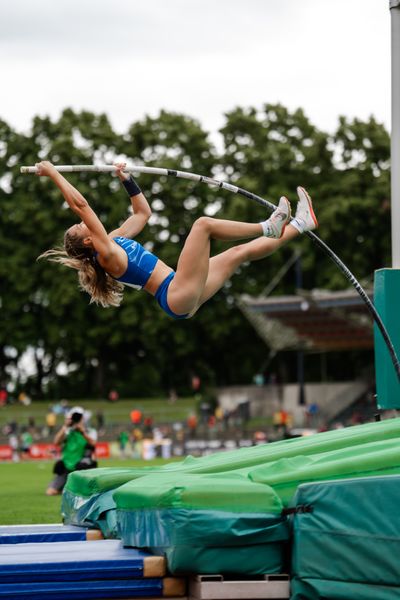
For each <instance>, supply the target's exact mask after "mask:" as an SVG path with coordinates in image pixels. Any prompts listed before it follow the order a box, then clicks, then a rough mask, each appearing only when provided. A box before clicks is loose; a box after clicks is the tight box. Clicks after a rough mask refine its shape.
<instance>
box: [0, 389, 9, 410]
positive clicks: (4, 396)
mask: <svg viewBox="0 0 400 600" xmlns="http://www.w3.org/2000/svg"><path fill="white" fill-rule="evenodd" d="M7 400H8V392H7V390H6V388H5V387H1V388H0V406H5V405H6V404H7Z"/></svg>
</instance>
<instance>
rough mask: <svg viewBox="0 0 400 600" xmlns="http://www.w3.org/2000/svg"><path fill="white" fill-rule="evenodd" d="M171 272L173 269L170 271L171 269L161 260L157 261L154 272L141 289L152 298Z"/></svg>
mask: <svg viewBox="0 0 400 600" xmlns="http://www.w3.org/2000/svg"><path fill="white" fill-rule="evenodd" d="M172 271H173V269H171V267H169V266H168V265H166V264H165V263H164V262H163V261H162V260H160V259H158V261H157V263H156V266H155V268H154V271H153V272H152V274H151V275H150V277H149V279H148V280H147V283H146V284H145V285H144V286H143V289H144V290H146V292H149V294H151V295H152V296H154V295H155V293H156V291H157V290H158V288H159V287H160V285H161V283H162V282H163V281H164V279H165V278H166V277H167V276H168V275H169V274H170V273H172Z"/></svg>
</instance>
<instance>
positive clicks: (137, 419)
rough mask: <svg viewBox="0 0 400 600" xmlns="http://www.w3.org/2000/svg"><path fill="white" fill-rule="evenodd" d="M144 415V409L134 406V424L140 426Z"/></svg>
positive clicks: (132, 416) (132, 415) (132, 414)
mask: <svg viewBox="0 0 400 600" xmlns="http://www.w3.org/2000/svg"><path fill="white" fill-rule="evenodd" d="M142 416H143V415H142V411H141V410H139V409H137V408H134V409H133V410H132V411H131V414H130V417H131V422H132V425H135V426H136V427H137V426H139V425H140V424H141V422H142Z"/></svg>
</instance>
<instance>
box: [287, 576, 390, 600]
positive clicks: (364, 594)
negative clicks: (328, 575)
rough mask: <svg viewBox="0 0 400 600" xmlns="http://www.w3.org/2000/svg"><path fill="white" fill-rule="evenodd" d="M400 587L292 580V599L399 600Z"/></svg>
mask: <svg viewBox="0 0 400 600" xmlns="http://www.w3.org/2000/svg"><path fill="white" fill-rule="evenodd" d="M399 598H400V588H398V587H392V586H384V585H382V586H380V585H368V584H365V583H352V582H344V581H327V580H323V579H305V580H302V581H300V580H298V579H297V578H295V579H293V580H292V584H291V595H290V600H399Z"/></svg>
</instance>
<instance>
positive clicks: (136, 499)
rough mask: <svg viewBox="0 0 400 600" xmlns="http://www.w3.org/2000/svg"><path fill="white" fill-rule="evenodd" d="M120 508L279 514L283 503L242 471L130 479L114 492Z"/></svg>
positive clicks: (170, 474) (159, 475) (265, 487)
mask: <svg viewBox="0 0 400 600" xmlns="http://www.w3.org/2000/svg"><path fill="white" fill-rule="evenodd" d="M114 501H115V503H116V505H117V507H118V508H119V509H126V510H131V511H132V510H139V509H160V508H168V509H169V508H188V509H191V510H192V509H194V510H196V509H199V510H202V509H206V510H207V509H217V510H228V511H230V512H239V513H241V512H247V513H250V512H255V513H268V514H270V513H273V514H275V515H277V514H278V515H279V514H280V512H281V511H282V502H281V501H280V499H279V497H278V496H277V494H276V493H275V492H274V491H273V490H272V489H271V488H270V487H269V486H268V485H261V484H257V483H253V482H251V481H250V480H249V479H247V478H246V477H245V476H243V475H241V474H239V473H229V474H228V473H225V474H221V475H214V474H211V475H202V474H199V475H192V474H186V473H181V474H179V473H169V474H166V473H164V474H158V475H149V476H147V477H142V478H141V479H140V480H139V479H136V480H135V481H130V482H129V483H126V484H125V485H122V486H121V487H119V488H118V489H117V490H116V491H115V492H114Z"/></svg>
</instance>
